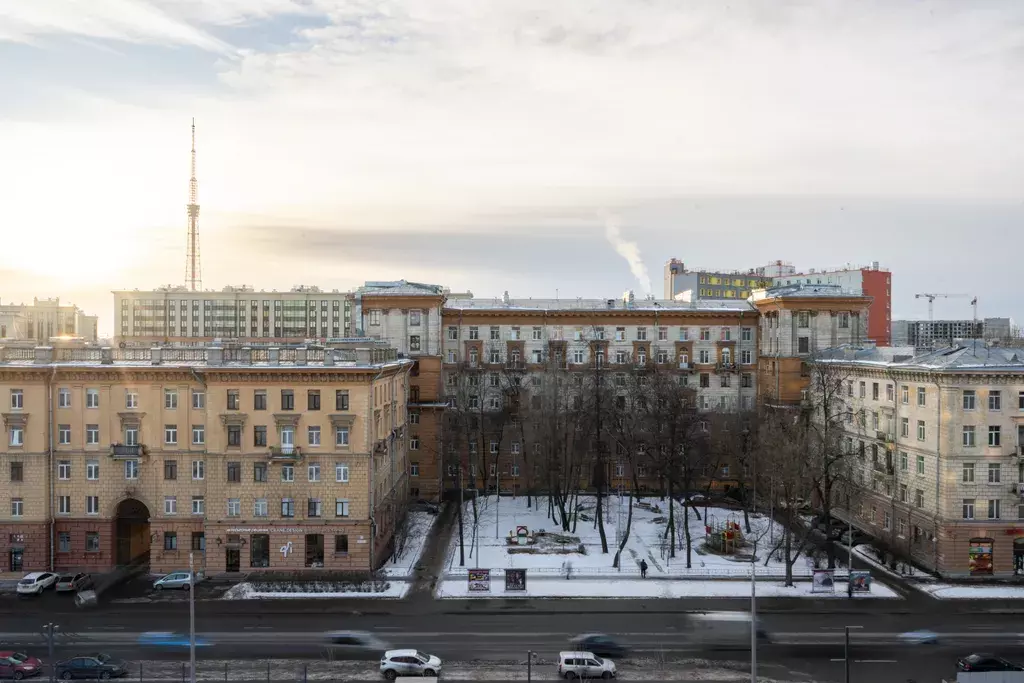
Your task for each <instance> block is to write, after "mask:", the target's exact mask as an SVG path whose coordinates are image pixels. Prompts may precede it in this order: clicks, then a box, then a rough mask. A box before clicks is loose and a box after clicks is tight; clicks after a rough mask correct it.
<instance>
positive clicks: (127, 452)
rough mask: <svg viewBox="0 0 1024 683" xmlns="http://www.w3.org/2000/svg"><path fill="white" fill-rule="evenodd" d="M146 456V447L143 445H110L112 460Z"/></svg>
mask: <svg viewBox="0 0 1024 683" xmlns="http://www.w3.org/2000/svg"><path fill="white" fill-rule="evenodd" d="M144 455H146V447H145V446H143V445H141V444H133V445H128V444H123V443H113V444H110V457H111V458H141V457H142V456H144Z"/></svg>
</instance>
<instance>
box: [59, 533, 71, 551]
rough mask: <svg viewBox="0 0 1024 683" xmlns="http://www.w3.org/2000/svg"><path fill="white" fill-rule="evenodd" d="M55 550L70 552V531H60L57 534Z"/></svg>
mask: <svg viewBox="0 0 1024 683" xmlns="http://www.w3.org/2000/svg"><path fill="white" fill-rule="evenodd" d="M57 551H58V552H62V553H70V552H71V532H70V531H62V532H60V534H58V536H57Z"/></svg>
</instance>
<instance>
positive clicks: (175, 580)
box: [153, 571, 203, 591]
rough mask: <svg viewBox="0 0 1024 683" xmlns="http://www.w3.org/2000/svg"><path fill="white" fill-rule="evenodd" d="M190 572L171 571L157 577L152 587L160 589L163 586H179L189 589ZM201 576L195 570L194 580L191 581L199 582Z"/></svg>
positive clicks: (182, 588)
mask: <svg viewBox="0 0 1024 683" xmlns="http://www.w3.org/2000/svg"><path fill="white" fill-rule="evenodd" d="M190 576H191V572H187V571H184V572H171V573H170V574H167V575H166V576H161V577H160V578H159V579H157V580H156V581H154V582H153V588H154V589H156V590H158V591H162V590H164V589H165V588H179V589H181V590H186V591H187V590H189V588H190V587H191V586H190V584H189V578H190ZM202 578H203V576H202V574H200V573H199V572H196V577H195V580H194V581H192V583H199V582H200V581H201V580H202Z"/></svg>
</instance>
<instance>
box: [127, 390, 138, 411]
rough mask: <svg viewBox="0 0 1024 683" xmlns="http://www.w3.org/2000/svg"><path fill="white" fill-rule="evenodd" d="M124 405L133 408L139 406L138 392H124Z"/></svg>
mask: <svg viewBox="0 0 1024 683" xmlns="http://www.w3.org/2000/svg"><path fill="white" fill-rule="evenodd" d="M124 407H125V408H127V409H128V410H133V409H135V408H138V407H139V394H138V393H137V392H135V391H125V392H124Z"/></svg>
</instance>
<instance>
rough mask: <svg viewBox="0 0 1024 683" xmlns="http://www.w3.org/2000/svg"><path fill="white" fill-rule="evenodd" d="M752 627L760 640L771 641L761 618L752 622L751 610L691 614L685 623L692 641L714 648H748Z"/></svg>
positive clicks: (688, 637)
mask: <svg viewBox="0 0 1024 683" xmlns="http://www.w3.org/2000/svg"><path fill="white" fill-rule="evenodd" d="M752 627H753V628H754V629H755V634H756V636H757V640H758V641H759V642H762V643H768V642H770V639H769V637H768V633H767V632H766V631H765V630H764V629H763V628H761V623H760V620H758V622H756V623H754V624H752V623H751V617H750V613H749V612H704V613H702V614H691V615H688V618H687V620H686V622H685V625H684V629H685V637H686V638H687V639H688V640H689V641H690V642H692V643H699V644H701V645H703V646H705V647H708V648H712V649H714V648H721V649H735V648H739V649H748V648H749V647H750V630H751V628H752Z"/></svg>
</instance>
